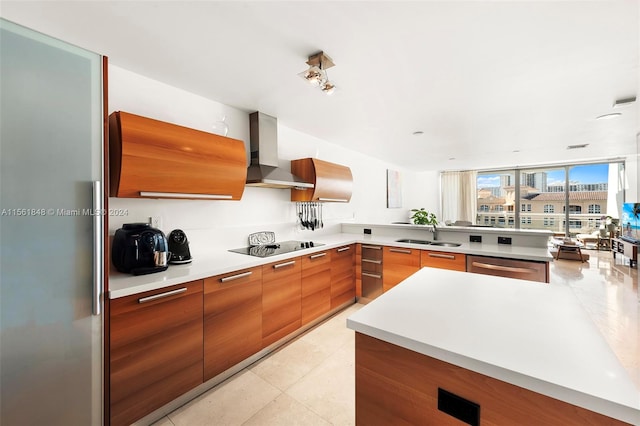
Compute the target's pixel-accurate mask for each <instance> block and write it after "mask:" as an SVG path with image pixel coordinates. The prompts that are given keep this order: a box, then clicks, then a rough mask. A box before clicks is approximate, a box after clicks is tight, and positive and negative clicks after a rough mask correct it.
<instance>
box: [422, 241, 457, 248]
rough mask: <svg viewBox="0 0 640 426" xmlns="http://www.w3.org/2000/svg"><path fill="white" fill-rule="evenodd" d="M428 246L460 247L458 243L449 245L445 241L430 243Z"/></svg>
mask: <svg viewBox="0 0 640 426" xmlns="http://www.w3.org/2000/svg"><path fill="white" fill-rule="evenodd" d="M430 244H431V245H432V246H441V247H460V246H461V245H462V244H460V243H450V242H447V241H432V242H431V243H430Z"/></svg>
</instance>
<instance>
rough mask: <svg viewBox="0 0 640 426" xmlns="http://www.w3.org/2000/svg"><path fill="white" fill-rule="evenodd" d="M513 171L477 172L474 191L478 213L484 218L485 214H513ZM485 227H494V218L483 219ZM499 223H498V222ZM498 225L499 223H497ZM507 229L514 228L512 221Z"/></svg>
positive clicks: (514, 201)
mask: <svg viewBox="0 0 640 426" xmlns="http://www.w3.org/2000/svg"><path fill="white" fill-rule="evenodd" d="M515 184H516V181H515V171H514V170H505V171H496V172H478V173H477V176H476V191H477V195H478V200H477V202H478V213H479V214H480V215H481V216H484V215H485V214H486V213H487V212H502V211H505V210H506V211H507V212H515V210H514V209H515V203H516V200H515V192H514V191H515ZM483 219H484V223H485V225H487V224H489V223H491V224H492V225H495V223H496V217H493V218H490V217H484V218H483ZM498 222H499V221H498ZM499 223H500V222H499ZM507 226H508V227H514V224H513V221H511V223H510V224H509V225H507Z"/></svg>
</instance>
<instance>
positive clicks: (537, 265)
mask: <svg viewBox="0 0 640 426" xmlns="http://www.w3.org/2000/svg"><path fill="white" fill-rule="evenodd" d="M467 272H473V273H476V274H484V275H495V276H498V277H507V278H517V279H521V280H529V281H539V282H542V283H548V282H549V263H548V262H537V261H533V260H515V259H505V258H502V257H488V256H474V255H467Z"/></svg>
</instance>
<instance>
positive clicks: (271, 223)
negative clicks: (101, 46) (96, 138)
mask: <svg viewBox="0 0 640 426" xmlns="http://www.w3.org/2000/svg"><path fill="white" fill-rule="evenodd" d="M109 105H110V107H109V113H111V112H113V111H127V112H130V113H133V114H138V115H143V116H146V117H150V118H154V119H158V120H162V121H168V122H172V123H175V124H179V125H182V126H187V127H191V128H194V129H198V130H202V131H209V132H213V125H214V123H215V121H216V119H217V117H219V116H220V115H225V116H226V120H225V121H226V123H227V124H228V126H229V133H228V136H229V137H231V138H235V139H240V140H242V141H244V142H245V145H246V146H247V148H248V140H249V112H245V111H242V110H240V109H237V108H233V107H230V106H227V105H224V104H221V103H219V102H215V101H212V100H209V99H206V98H203V97H201V96H198V95H195V94H193V93H189V92H186V91H184V90H181V89H178V88H175V87H172V86H168V85H166V84H164V83H161V82H158V81H155V80H152V79H149V78H147V77H144V76H141V75H139V74H135V73H133V72H130V71H127V70H124V69H122V68H119V67H117V66H114V65H110V66H109ZM250 112H253V111H250ZM278 140H279V146H278V148H279V156H280V167H282V168H284V169H287V170H290V161H291V160H293V159H297V158H306V157H313V158H319V159H322V160H326V161H331V162H335V163H337V164H343V165H346V166H348V167H350V168H351V170H352V173H353V197H352V199H351V201H350V202H349V203H325V204H324V208H323V217H324V228H323V229H320V230H316V231H310V230H302V229H300V227H299V226H298V225H297V216H296V212H295V202H291V201H290V190H288V189H272V188H254V187H246V188H245V191H244V194H243V196H242V199H241V200H240V201H215V200H156V199H127V198H110V199H109V207H110V208H111V209H112V210H117V211H119V212H122V213H123V215H121V216H111V217H110V218H109V234H110V235H113V234H114V233H115V231H116V229H118V228H120V227H121V226H122V224H124V223H132V222H148V221H149V218H150V217H159V218H160V221H161V225H160V226H158V227H159V228H160V229H161V230H162V231H164V232H165V234H168V233H169V232H171V230H173V229H182V230H183V231H184V232H185V233H186V234H187V236H188V238H189V240H190V246H191V247H192V251H193V254H194V257H195V256H197V255H198V253H199V252H203V251H207V250H208V249H210V248H217V249H219V248H235V247H242V246H245V245H247V237H248V235H249V234H250V233H252V232H258V231H274V232H275V233H276V238H277V239H278V240H281V241H282V240H287V239H296V240H312V239H313V238H314V236H318V235H321V234H330V233H335V232H340V224H341V223H343V222H350V221H354V220H358V221H361V222H380V223H390V222H393V221H405V220H406V219H407V217H408V211H409V209H411V208H413V207H428V208H430V209H432V210H435V209H436V208H437V206H438V205H439V201H438V195H437V188H438V174H437V172H435V171H434V172H429V173H414V172H410V171H402V173H403V175H404V178H405V179H404V187H403V188H402V191H403V199H404V203H405V206H406V207H404V208H397V209H389V208H387V207H386V197H387V192H386V191H387V182H386V171H387V169H395V170H398V168H397V167H395V166H393V165H391V164H387V163H384V162H382V161H379V160H377V159H373V158H370V157H367V156H365V155H362V154H360V153H356V152H354V151H350V150H346V149H344V148H342V147H341V146H339V145H335V144H331V143H328V142H326V141H324V140H321V139H318V138H315V137H313V136H310V135H307V134H303V133H300V132H298V131H296V130H293V129H289V128H287V127H284V126H282V125H281V124H278ZM247 152H248V149H247ZM248 162H249V161H248V158H247V164H248ZM424 188H434V189H429V190H427V191H425V189H424Z"/></svg>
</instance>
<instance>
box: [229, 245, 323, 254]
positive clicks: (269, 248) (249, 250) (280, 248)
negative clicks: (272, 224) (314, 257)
mask: <svg viewBox="0 0 640 426" xmlns="http://www.w3.org/2000/svg"><path fill="white" fill-rule="evenodd" d="M323 245H324V244H322V243H314V242H313V241H282V242H279V243H270V244H264V245H259V246H249V247H242V248H237V249H233V250H229V251H231V252H234V253H240V254H247V255H249V256H256V257H269V256H275V255H277V254H284V253H291V252H292V251H298V250H304V249H308V248H311V247H318V246H323Z"/></svg>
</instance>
